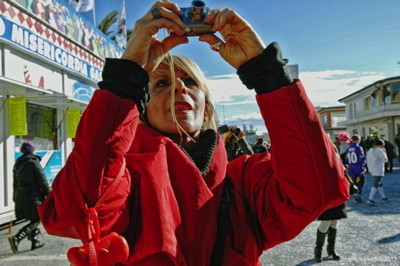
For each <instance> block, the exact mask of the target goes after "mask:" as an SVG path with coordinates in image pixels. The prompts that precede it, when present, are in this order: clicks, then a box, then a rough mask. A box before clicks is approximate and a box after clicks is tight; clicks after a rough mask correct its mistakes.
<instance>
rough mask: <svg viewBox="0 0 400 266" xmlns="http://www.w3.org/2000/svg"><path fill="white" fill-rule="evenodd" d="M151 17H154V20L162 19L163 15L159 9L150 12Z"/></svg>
mask: <svg viewBox="0 0 400 266" xmlns="http://www.w3.org/2000/svg"><path fill="white" fill-rule="evenodd" d="M150 13H151V15H152V16H153V19H158V18H162V17H163V16H162V15H161V12H160V9H159V8H158V7H155V8H153V9H152V10H151V11H150Z"/></svg>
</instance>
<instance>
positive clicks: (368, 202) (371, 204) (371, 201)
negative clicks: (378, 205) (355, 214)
mask: <svg viewBox="0 0 400 266" xmlns="http://www.w3.org/2000/svg"><path fill="white" fill-rule="evenodd" d="M367 204H368V205H370V206H375V201H373V200H367Z"/></svg>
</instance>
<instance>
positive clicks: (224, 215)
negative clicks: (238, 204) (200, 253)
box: [210, 178, 232, 266]
mask: <svg viewBox="0 0 400 266" xmlns="http://www.w3.org/2000/svg"><path fill="white" fill-rule="evenodd" d="M231 186H232V184H231V181H230V179H229V178H225V180H224V188H223V192H222V198H221V203H220V205H219V209H218V216H217V236H216V239H215V245H214V250H213V253H212V255H211V262H210V266H221V265H222V262H223V258H224V245H225V235H226V229H227V226H228V222H229V201H230V194H231Z"/></svg>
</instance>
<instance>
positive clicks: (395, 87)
mask: <svg viewBox="0 0 400 266" xmlns="http://www.w3.org/2000/svg"><path fill="white" fill-rule="evenodd" d="M392 102H397V103H398V102H400V83H394V84H392Z"/></svg>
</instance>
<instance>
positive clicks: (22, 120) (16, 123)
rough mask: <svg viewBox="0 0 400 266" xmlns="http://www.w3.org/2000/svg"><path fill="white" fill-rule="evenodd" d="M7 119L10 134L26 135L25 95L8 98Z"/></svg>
mask: <svg viewBox="0 0 400 266" xmlns="http://www.w3.org/2000/svg"><path fill="white" fill-rule="evenodd" d="M8 121H9V124H10V127H9V129H10V135H12V136H25V135H28V125H27V122H26V98H25V97H15V98H8Z"/></svg>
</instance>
